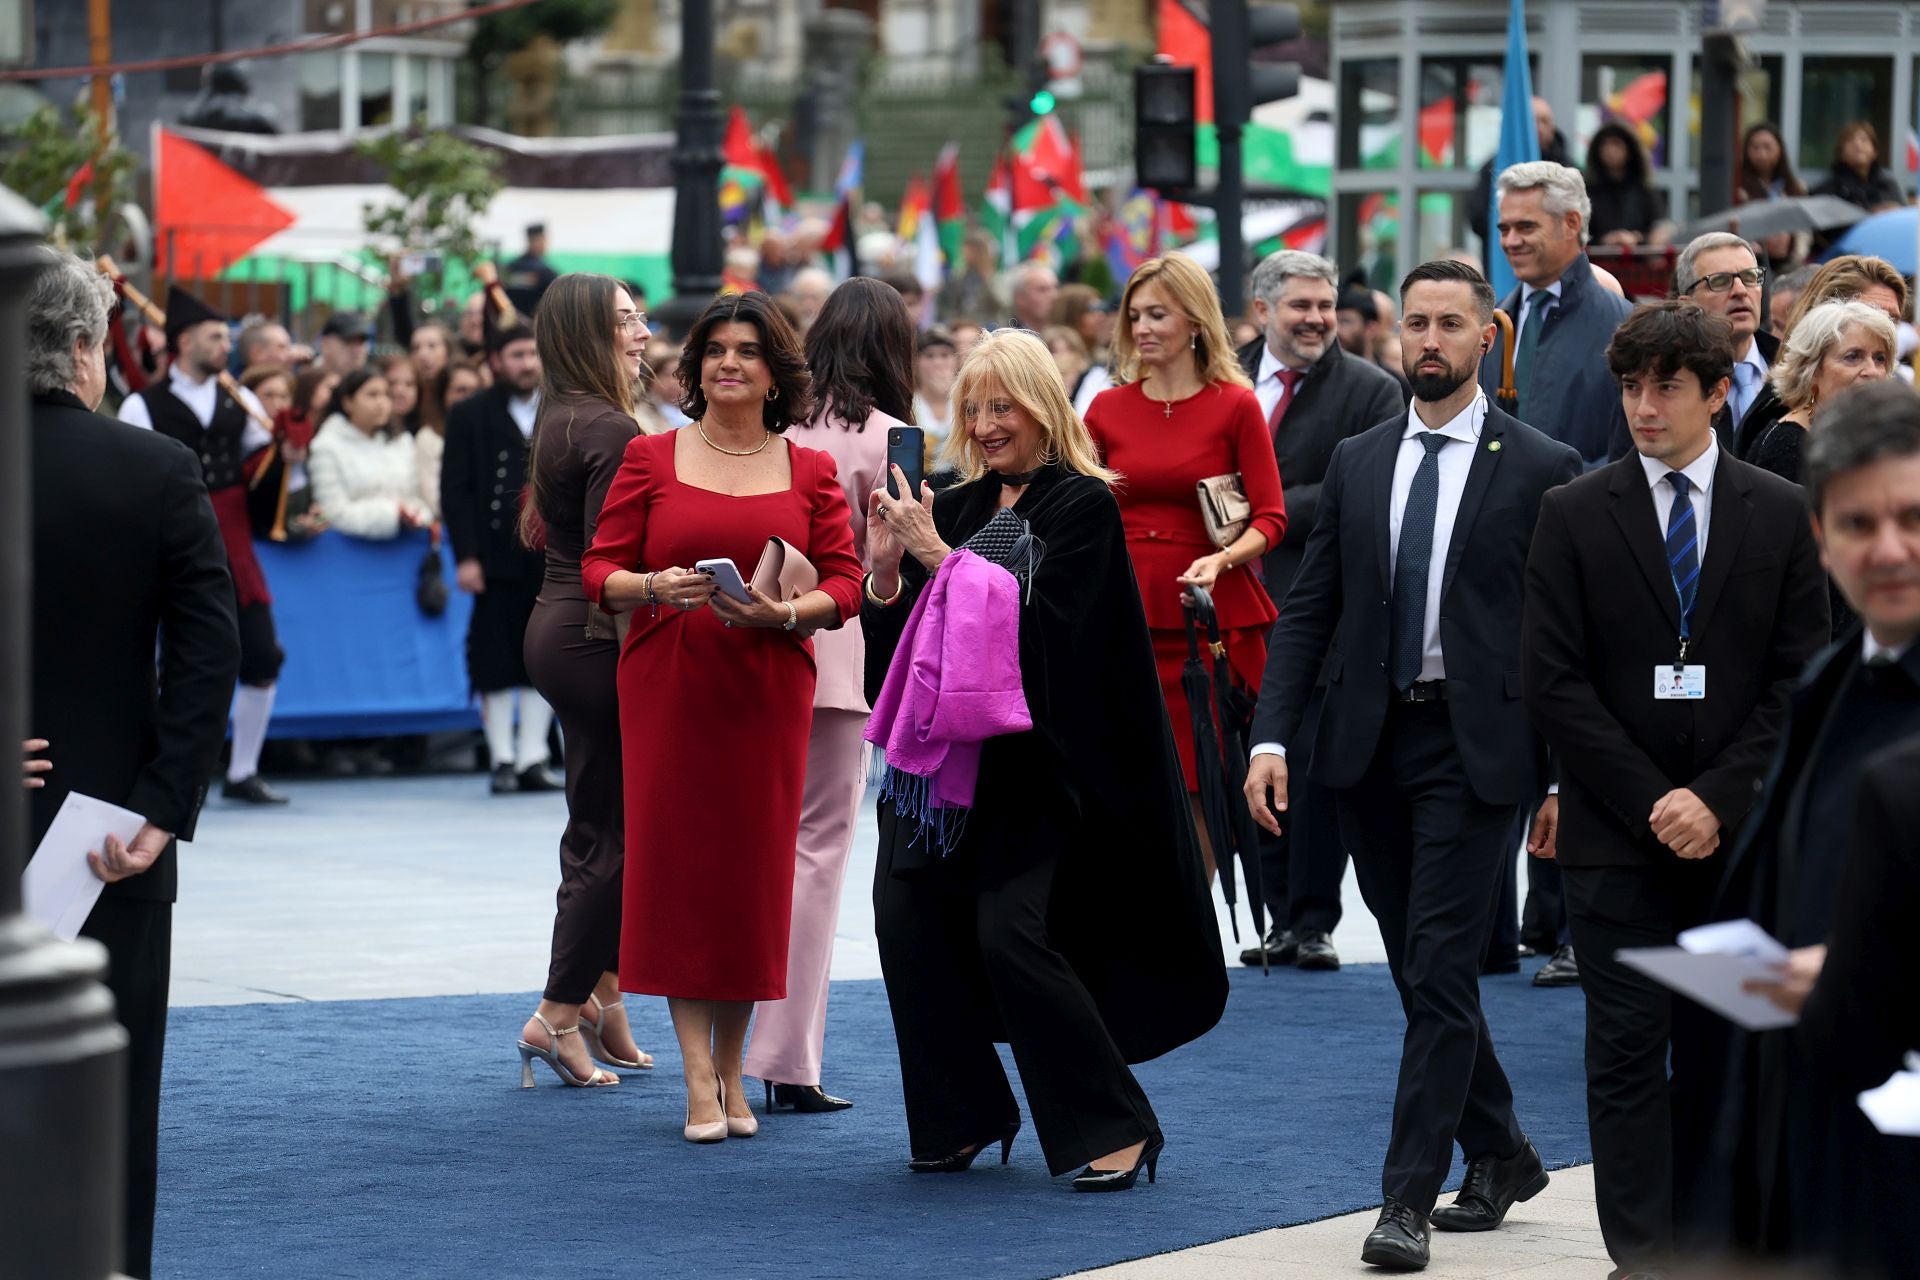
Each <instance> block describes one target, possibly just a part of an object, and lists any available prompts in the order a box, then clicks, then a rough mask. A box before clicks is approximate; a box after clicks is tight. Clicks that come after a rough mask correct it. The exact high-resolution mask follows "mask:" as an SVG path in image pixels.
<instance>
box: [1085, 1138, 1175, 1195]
mask: <svg viewBox="0 0 1920 1280" xmlns="http://www.w3.org/2000/svg"><path fill="white" fill-rule="evenodd" d="M1166 1145H1167V1140H1166V1139H1165V1138H1162V1137H1157V1136H1156V1137H1152V1138H1148V1139H1147V1145H1146V1146H1144V1147H1142V1148H1140V1154H1139V1156H1137V1157H1136V1158H1135V1159H1134V1162H1133V1168H1131V1169H1096V1168H1094V1167H1093V1166H1092V1165H1088V1166H1087V1167H1086V1168H1085V1169H1082V1170H1081V1171H1080V1173H1079V1176H1077V1177H1076V1178H1074V1180H1073V1189H1074V1190H1075V1191H1131V1190H1133V1184H1134V1182H1135V1181H1136V1180H1137V1179H1138V1178H1139V1177H1140V1167H1141V1166H1142V1165H1145V1166H1146V1169H1147V1181H1148V1182H1152V1181H1153V1175H1154V1173H1155V1171H1156V1166H1158V1165H1159V1163H1160V1152H1161V1151H1162V1149H1164V1148H1165V1147H1166Z"/></svg>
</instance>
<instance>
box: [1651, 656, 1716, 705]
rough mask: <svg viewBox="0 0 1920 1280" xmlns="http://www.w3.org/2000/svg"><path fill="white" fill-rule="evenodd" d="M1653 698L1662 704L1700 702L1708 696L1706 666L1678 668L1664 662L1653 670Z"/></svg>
mask: <svg viewBox="0 0 1920 1280" xmlns="http://www.w3.org/2000/svg"><path fill="white" fill-rule="evenodd" d="M1653 696H1654V698H1655V700H1656V701H1660V702H1699V701H1702V700H1703V699H1705V698H1706V696H1707V669H1706V667H1705V666H1704V665H1688V666H1684V667H1676V666H1674V665H1673V664H1672V663H1670V662H1663V663H1661V664H1660V665H1659V666H1657V667H1655V668H1654V669H1653Z"/></svg>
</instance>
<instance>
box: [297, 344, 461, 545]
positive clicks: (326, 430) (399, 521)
mask: <svg viewBox="0 0 1920 1280" xmlns="http://www.w3.org/2000/svg"><path fill="white" fill-rule="evenodd" d="M333 410H334V411H333V413H332V414H331V415H330V416H329V417H328V418H327V420H326V422H325V424H324V425H322V426H321V428H320V430H319V432H318V433H317V434H315V436H314V437H313V450H312V452H311V454H310V455H309V456H308V459H307V473H308V475H310V476H311V477H312V480H313V500H314V501H315V502H316V503H317V504H319V506H320V509H321V510H322V511H325V512H326V513H327V519H328V521H329V522H330V523H331V524H332V526H333V527H334V528H335V529H338V530H339V531H340V532H341V533H347V534H352V535H353V536H354V537H356V538H369V539H374V540H381V539H386V538H397V537H399V536H400V534H401V533H402V532H404V531H406V530H408V529H422V528H425V527H426V526H427V525H429V524H432V523H433V513H432V512H431V511H430V510H428V508H427V504H426V502H425V501H424V500H422V498H421V496H420V465H419V454H418V451H417V450H416V448H415V445H414V442H413V438H412V437H411V436H409V435H407V434H406V433H405V432H404V431H396V430H394V429H393V426H392V422H393V400H392V398H391V397H390V396H389V394H388V391H387V380H386V379H385V378H384V377H382V376H381V375H380V373H379V371H378V370H376V369H372V368H363V369H355V370H354V371H353V372H352V373H349V374H348V375H347V376H346V377H344V378H342V379H341V380H340V385H339V386H338V387H337V388H335V390H334V393H333Z"/></svg>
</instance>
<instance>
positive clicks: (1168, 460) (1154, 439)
mask: <svg viewBox="0 0 1920 1280" xmlns="http://www.w3.org/2000/svg"><path fill="white" fill-rule="evenodd" d="M1120 310H1121V314H1122V316H1123V317H1124V318H1125V323H1124V324H1122V325H1121V326H1120V327H1119V328H1118V330H1117V331H1116V332H1115V334H1114V372H1115V375H1116V376H1117V377H1118V378H1119V380H1120V383H1121V385H1119V386H1116V387H1113V388H1110V389H1109V390H1106V391H1102V392H1101V393H1100V394H1099V395H1097V396H1095V397H1094V398H1093V403H1092V404H1091V405H1089V406H1088V407H1087V429H1088V430H1089V431H1090V432H1092V433H1093V438H1094V440H1095V441H1096V442H1097V443H1098V444H1099V446H1100V452H1101V454H1102V456H1103V457H1104V458H1105V460H1106V464H1107V466H1108V467H1110V468H1112V469H1113V470H1115V471H1117V472H1119V473H1120V476H1121V482H1120V484H1119V486H1118V487H1117V488H1116V489H1115V490H1114V496H1115V497H1117V498H1118V499H1119V500H1120V522H1121V525H1122V526H1123V527H1124V528H1125V530H1126V535H1127V551H1128V552H1129V553H1130V554H1131V555H1132V557H1133V574H1134V577H1135V579H1136V580H1138V582H1139V584H1140V595H1141V597H1142V599H1143V601H1144V602H1145V604H1146V610H1147V627H1148V629H1149V630H1150V631H1151V632H1152V634H1153V653H1154V660H1155V662H1156V664H1157V665H1158V666H1159V669H1160V688H1161V689H1162V691H1163V692H1164V693H1165V694H1166V697H1167V715H1168V717H1169V718H1170V719H1171V720H1172V721H1173V737H1174V742H1175V745H1176V746H1177V747H1178V748H1179V751H1180V767H1181V769H1182V770H1184V771H1185V773H1186V781H1187V791H1188V793H1189V794H1192V793H1194V792H1196V791H1197V790H1198V788H1199V784H1198V781H1197V779H1196V776H1195V773H1194V764H1193V742H1192V737H1191V734H1190V733H1189V732H1188V731H1187V726H1188V725H1189V724H1191V723H1192V721H1191V720H1190V718H1189V712H1188V710H1187V695H1186V692H1185V690H1183V689H1182V688H1181V686H1180V669H1181V666H1182V665H1183V664H1184V663H1185V662H1186V658H1187V638H1186V620H1185V616H1184V614H1183V612H1182V608H1181V597H1182V596H1183V594H1184V593H1185V591H1186V588H1187V587H1188V586H1190V585H1191V586H1199V587H1204V588H1206V589H1207V590H1208V591H1209V592H1211V593H1212V594H1213V603H1214V606H1215V608H1216V610H1217V611H1218V614H1219V618H1220V628H1221V631H1222V633H1223V634H1222V638H1223V639H1224V640H1225V642H1226V647H1227V661H1228V665H1229V666H1230V667H1231V668H1232V670H1233V675H1234V677H1235V679H1236V680H1237V681H1238V682H1239V683H1240V684H1241V685H1242V686H1244V687H1245V688H1248V689H1253V690H1257V689H1258V688H1259V687H1260V675H1261V672H1263V671H1264V670H1265V669H1266V665H1267V630H1268V629H1269V628H1270V627H1271V626H1272V625H1273V621H1274V619H1275V618H1277V617H1278V616H1279V614H1278V612H1277V611H1276V610H1275V609H1274V607H1273V601H1272V600H1271V599H1269V598H1268V597H1267V592H1266V588H1265V587H1263V586H1261V585H1260V580H1259V578H1257V577H1256V576H1254V572H1253V569H1252V568H1251V566H1252V565H1254V564H1255V563H1257V562H1258V561H1259V559H1260V557H1261V556H1262V555H1264V554H1266V550H1267V548H1268V547H1271V546H1275V545H1277V544H1278V543H1279V541H1280V535H1281V534H1282V533H1283V532H1285V530H1286V527H1287V509H1286V504H1285V503H1284V501H1283V500H1282V499H1281V496H1280V468H1279V466H1278V465H1277V464H1276V463H1275V462H1274V456H1273V439H1272V437H1271V436H1269V435H1268V434H1267V423H1266V418H1265V417H1264V416H1263V415H1262V414H1261V412H1260V402H1259V400H1257V399H1256V398H1255V397H1254V394H1253V388H1252V387H1251V386H1250V385H1249V384H1248V382H1247V375H1246V373H1245V372H1244V371H1242V370H1241V368H1240V362H1239V361H1238V360H1236V359H1235V358H1234V352H1233V345H1232V342H1231V340H1230V339H1229V338H1228V336H1227V325H1226V320H1225V319H1224V317H1222V316H1221V314H1220V299H1219V297H1218V295H1217V294H1215V293H1214V289H1213V282H1212V281H1211V280H1209V279H1208V278H1207V273H1206V272H1205V271H1203V270H1202V269H1201V268H1200V266H1199V264H1197V263H1195V262H1194V261H1193V260H1192V259H1191V258H1184V257H1181V256H1180V255H1178V254H1168V255H1167V256H1166V257H1163V258H1150V259H1148V260H1147V261H1145V262H1143V263H1141V264H1140V266H1139V268H1138V269H1137V270H1136V271H1135V272H1134V273H1133V276H1132V277H1131V278H1130V279H1129V280H1128V281H1127V287H1126V290H1125V292H1124V293H1122V294H1121V298H1120ZM1236 471H1237V472H1239V473H1240V476H1241V480H1242V483H1243V484H1244V485H1245V487H1246V493H1247V500H1248V502H1249V503H1251V504H1252V507H1253V517H1252V519H1251V520H1250V521H1249V522H1248V524H1247V530H1246V532H1245V533H1243V534H1241V535H1240V537H1239V538H1238V539H1236V540H1235V541H1234V543H1233V545H1232V546H1230V547H1227V548H1226V549H1224V550H1222V549H1221V548H1219V547H1216V546H1214V545H1213V543H1212V542H1211V541H1209V540H1208V538H1207V529H1206V524H1205V522H1204V521H1202V519H1201V518H1200V499H1199V491H1198V488H1197V486H1198V484H1199V482H1200V481H1202V480H1205V479H1208V478H1209V477H1212V476H1219V475H1226V474H1228V473H1230V472H1236ZM1194 825H1195V827H1196V828H1197V829H1198V830H1199V832H1200V850H1201V853H1202V854H1203V855H1204V856H1205V859H1206V864H1207V873H1208V875H1212V873H1213V849H1212V847H1211V846H1210V844H1209V842H1208V840H1207V828H1206V825H1205V823H1204V822H1202V821H1201V817H1200V810H1199V805H1198V802H1197V800H1196V803H1195V807H1194Z"/></svg>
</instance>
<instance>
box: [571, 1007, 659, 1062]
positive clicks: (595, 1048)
mask: <svg viewBox="0 0 1920 1280" xmlns="http://www.w3.org/2000/svg"><path fill="white" fill-rule="evenodd" d="M587 999H588V1000H590V1001H592V1002H593V1011H594V1014H595V1017H594V1019H593V1021H591V1022H589V1021H588V1020H587V1010H586V1007H585V1006H584V1005H583V1006H581V1009H580V1039H581V1040H582V1041H583V1042H584V1043H585V1044H586V1046H587V1052H588V1053H590V1054H592V1055H593V1060H594V1061H595V1062H600V1063H604V1064H605V1065H607V1066H609V1067H618V1068H619V1069H620V1070H622V1071H651V1070H653V1055H652V1054H650V1053H645V1052H643V1053H641V1055H640V1056H639V1058H637V1059H635V1060H634V1061H632V1062H629V1061H627V1060H626V1059H625V1058H616V1057H614V1056H613V1055H612V1054H611V1053H608V1052H607V1046H606V1044H605V1042H603V1041H602V1040H601V1039H600V1023H601V1022H602V1021H604V1020H605V1018H606V1016H607V1015H608V1014H609V1013H611V1012H613V1011H614V1010H615V1009H619V1010H621V1011H622V1012H625V1010H626V1007H627V1002H626V1001H625V1000H615V1001H614V1002H613V1003H612V1004H601V1003H600V997H599V996H588V997H587Z"/></svg>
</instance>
